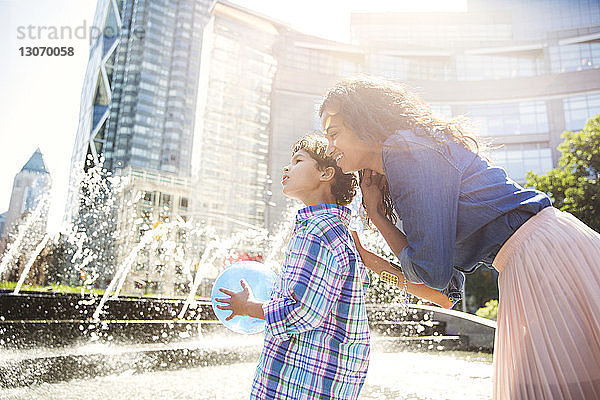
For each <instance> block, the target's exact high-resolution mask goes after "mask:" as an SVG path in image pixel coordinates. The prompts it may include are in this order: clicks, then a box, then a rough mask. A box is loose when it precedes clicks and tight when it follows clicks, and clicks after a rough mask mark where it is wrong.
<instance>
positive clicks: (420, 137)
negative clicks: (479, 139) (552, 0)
mask: <svg viewBox="0 0 600 400" xmlns="http://www.w3.org/2000/svg"><path fill="white" fill-rule="evenodd" d="M382 156H383V163H384V166H385V167H387V168H390V167H393V166H399V167H401V168H403V169H404V168H410V167H418V165H421V166H422V167H423V168H430V169H432V170H437V169H439V168H443V167H444V166H451V167H453V168H455V169H456V170H458V171H459V172H462V171H464V169H465V168H466V167H467V166H468V165H470V164H471V163H472V162H473V161H474V160H475V159H476V158H477V157H478V155H477V154H476V153H474V152H472V151H471V150H469V149H467V148H466V147H465V146H464V145H463V144H461V143H457V142H455V141H453V140H450V139H449V138H447V137H445V136H444V135H443V134H442V133H436V132H427V133H425V132H417V133H415V132H413V131H412V130H399V131H396V133H394V134H393V135H391V136H390V137H388V139H387V140H386V141H385V142H384V144H383V149H382Z"/></svg>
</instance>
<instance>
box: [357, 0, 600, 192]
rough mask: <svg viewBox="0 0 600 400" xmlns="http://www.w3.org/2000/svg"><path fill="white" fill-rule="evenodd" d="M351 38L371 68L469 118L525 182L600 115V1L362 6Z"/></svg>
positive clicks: (497, 157)
mask: <svg viewBox="0 0 600 400" xmlns="http://www.w3.org/2000/svg"><path fill="white" fill-rule="evenodd" d="M351 31H352V42H353V43H354V44H355V45H356V46H358V47H360V48H361V49H364V51H365V53H366V54H367V65H368V72H369V73H370V74H373V75H379V76H383V77H386V78H388V79H393V80H398V81H402V82H405V83H407V84H408V86H409V87H412V88H415V89H416V90H417V91H418V92H420V94H421V95H422V96H423V98H424V99H425V100H427V101H428V102H430V103H431V104H432V108H433V109H434V111H436V112H438V111H439V112H438V114H440V113H441V115H443V116H446V117H448V116H458V115H466V116H467V117H469V118H470V119H471V120H472V121H473V122H474V126H475V131H476V133H478V134H479V135H480V136H483V137H485V138H487V139H490V141H491V142H492V144H493V146H492V147H493V148H495V150H493V151H492V152H491V154H490V156H491V158H492V159H493V160H494V161H495V162H496V163H497V164H499V165H501V166H503V167H505V168H506V169H507V171H508V173H509V175H510V176H511V177H512V178H513V179H515V180H517V181H520V182H524V180H525V175H526V173H527V171H530V170H532V171H534V172H536V173H545V172H547V171H548V170H549V169H551V168H552V167H553V166H555V165H556V164H557V161H558V157H559V156H560V154H559V153H558V151H557V150H556V147H557V146H558V144H559V143H560V142H561V141H562V139H561V133H562V132H563V131H565V130H579V129H582V128H583V126H584V124H585V121H586V120H587V119H588V118H590V117H592V116H594V115H596V114H598V113H600V2H599V1H597V0H596V1H594V0H575V1H560V0H554V1H541V0H533V1H526V2H524V1H516V0H502V1H495V2H490V1H484V0H470V1H469V2H468V11H467V12H454V13H451V12H445V13H385V14H383V13H362V14H353V15H352V16H351Z"/></svg>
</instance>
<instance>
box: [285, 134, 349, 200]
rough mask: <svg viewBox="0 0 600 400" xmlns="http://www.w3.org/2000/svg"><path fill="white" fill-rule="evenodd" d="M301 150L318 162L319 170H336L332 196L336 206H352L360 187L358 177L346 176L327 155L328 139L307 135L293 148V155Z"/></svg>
mask: <svg viewBox="0 0 600 400" xmlns="http://www.w3.org/2000/svg"><path fill="white" fill-rule="evenodd" d="M299 150H304V151H306V152H307V153H308V154H310V156H311V158H312V159H313V160H315V161H316V162H317V165H318V167H319V170H321V171H322V170H324V169H325V168H327V167H332V168H334V169H335V174H334V176H333V183H332V185H331V194H333V195H334V196H335V202H336V204H339V205H342V206H345V205H348V204H350V202H351V201H352V199H353V198H354V196H355V195H356V188H357V187H358V183H357V179H356V175H355V174H353V173H348V174H344V173H343V172H342V169H341V168H340V167H338V166H337V164H336V162H335V160H334V159H333V158H332V157H330V156H327V155H326V153H327V139H325V137H324V136H322V135H320V134H316V133H313V134H308V135H305V136H303V137H302V138H300V140H298V141H297V142H296V143H295V144H294V145H293V146H292V155H294V154H296V152H298V151H299Z"/></svg>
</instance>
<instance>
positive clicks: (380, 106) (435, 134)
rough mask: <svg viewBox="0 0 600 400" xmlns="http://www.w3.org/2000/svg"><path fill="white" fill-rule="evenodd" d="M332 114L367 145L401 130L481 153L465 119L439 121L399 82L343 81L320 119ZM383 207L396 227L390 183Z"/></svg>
mask: <svg viewBox="0 0 600 400" xmlns="http://www.w3.org/2000/svg"><path fill="white" fill-rule="evenodd" d="M328 110H329V111H335V113H336V114H339V115H340V116H341V117H342V118H343V120H344V123H345V124H347V126H348V127H349V128H350V129H352V131H354V132H355V133H356V134H357V135H358V136H359V137H360V138H361V139H363V140H365V141H367V142H369V141H372V142H375V143H379V144H383V143H384V142H385V141H386V140H387V138H388V137H390V136H391V135H393V134H395V133H396V132H397V131H398V130H411V131H413V132H414V133H415V134H416V135H422V136H430V137H431V138H432V139H433V140H434V141H436V142H437V143H440V144H442V145H443V144H446V145H447V144H448V142H450V141H453V142H457V143H460V144H462V145H463V146H465V147H466V148H467V149H469V150H471V151H473V152H474V153H479V150H480V144H479V142H478V140H477V139H476V138H475V136H474V135H473V134H472V133H470V132H465V130H464V127H463V125H464V122H465V121H464V119H462V118H456V119H453V120H450V121H443V120H441V119H439V118H438V117H436V116H435V115H434V114H433V112H432V111H431V108H430V107H429V105H428V104H427V103H425V102H424V101H423V100H422V99H421V98H420V97H419V96H418V95H417V94H415V93H413V92H411V91H410V90H408V89H407V88H406V87H404V86H403V85H400V84H398V83H395V82H390V81H386V80H380V79H375V78H361V79H353V80H344V81H341V82H339V83H338V84H337V85H335V86H334V87H332V88H330V89H329V90H328V91H327V93H326V95H325V97H324V99H323V102H322V103H321V106H320V108H319V116H320V117H321V118H323V117H325V115H326V114H327V112H328ZM359 175H361V174H359ZM361 178H362V176H361ZM383 204H384V209H385V210H384V211H385V215H386V217H387V218H388V219H389V220H390V221H392V222H393V223H395V222H396V216H395V215H394V207H393V201H392V199H391V194H390V191H389V185H388V184H387V182H386V184H385V187H384V190H383Z"/></svg>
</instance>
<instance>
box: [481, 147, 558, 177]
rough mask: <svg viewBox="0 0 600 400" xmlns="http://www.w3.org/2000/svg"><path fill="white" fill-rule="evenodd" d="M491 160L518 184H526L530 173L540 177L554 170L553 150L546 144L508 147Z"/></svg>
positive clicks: (499, 150)
mask: <svg viewBox="0 0 600 400" xmlns="http://www.w3.org/2000/svg"><path fill="white" fill-rule="evenodd" d="M490 158H491V159H492V160H493V161H494V162H495V163H496V165H497V166H500V167H502V168H504V169H505V170H506V172H507V174H508V176H509V177H510V178H512V179H514V180H515V181H517V182H525V176H526V175H527V172H529V171H533V172H535V173H536V174H538V175H540V174H545V173H546V172H548V171H550V170H551V169H552V149H550V148H549V147H547V145H546V144H544V143H533V144H515V145H506V146H505V147H503V148H501V149H498V150H494V151H492V152H491V155H490Z"/></svg>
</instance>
